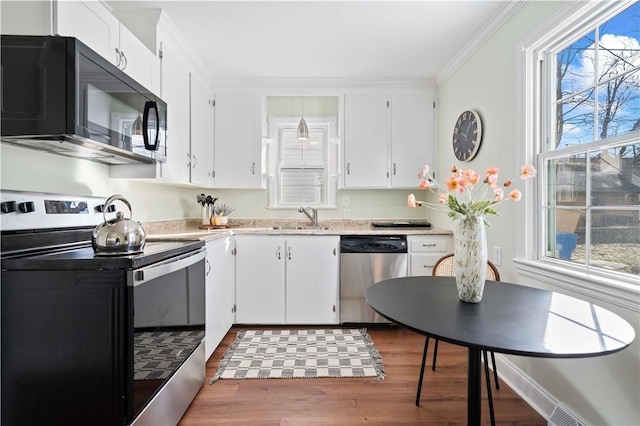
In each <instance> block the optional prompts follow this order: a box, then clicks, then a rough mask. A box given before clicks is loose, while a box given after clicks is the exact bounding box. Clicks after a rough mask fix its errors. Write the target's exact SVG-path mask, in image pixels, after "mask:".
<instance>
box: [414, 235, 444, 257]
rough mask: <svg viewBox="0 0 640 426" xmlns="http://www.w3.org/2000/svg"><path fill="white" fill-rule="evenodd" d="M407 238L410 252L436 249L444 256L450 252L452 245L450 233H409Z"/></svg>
mask: <svg viewBox="0 0 640 426" xmlns="http://www.w3.org/2000/svg"><path fill="white" fill-rule="evenodd" d="M408 240H409V252H410V253H422V252H432V251H438V252H441V253H442V254H441V256H444V255H445V254H447V253H450V252H451V251H452V247H453V244H452V242H451V236H450V235H420V236H416V235H410V236H409V237H408Z"/></svg>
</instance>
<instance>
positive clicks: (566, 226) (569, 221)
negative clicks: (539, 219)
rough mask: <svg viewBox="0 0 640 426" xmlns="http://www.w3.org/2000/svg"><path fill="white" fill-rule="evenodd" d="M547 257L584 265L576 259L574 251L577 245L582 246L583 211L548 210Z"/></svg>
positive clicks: (582, 260)
mask: <svg viewBox="0 0 640 426" xmlns="http://www.w3.org/2000/svg"><path fill="white" fill-rule="evenodd" d="M548 216H549V217H548V219H549V228H550V230H551V233H550V235H549V238H548V241H549V247H548V253H549V257H553V258H556V259H563V260H572V261H574V262H579V263H582V264H584V263H585V261H584V256H583V258H582V259H580V258H579V257H577V258H576V256H575V255H574V250H575V249H576V247H577V246H578V244H583V245H584V229H585V210H582V209H581V210H572V209H549V212H548Z"/></svg>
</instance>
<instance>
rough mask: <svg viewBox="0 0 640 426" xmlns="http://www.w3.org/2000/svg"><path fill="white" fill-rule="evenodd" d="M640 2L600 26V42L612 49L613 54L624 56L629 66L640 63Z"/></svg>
mask: <svg viewBox="0 0 640 426" xmlns="http://www.w3.org/2000/svg"><path fill="white" fill-rule="evenodd" d="M639 22H640V3H634V4H633V5H631V6H630V7H628V8H627V9H626V10H624V11H622V12H620V13H619V14H618V15H616V16H614V17H613V18H611V19H610V20H609V21H608V22H606V23H604V24H603V25H601V26H600V44H601V45H602V46H604V47H605V48H610V49H611V54H612V55H616V56H618V57H619V58H624V60H625V61H626V62H628V65H629V66H638V65H640V55H638V53H639V50H640V39H639V37H640V31H639V29H640V24H639Z"/></svg>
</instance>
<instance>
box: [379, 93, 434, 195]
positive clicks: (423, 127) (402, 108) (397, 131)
mask: <svg viewBox="0 0 640 426" xmlns="http://www.w3.org/2000/svg"><path fill="white" fill-rule="evenodd" d="M433 111H434V108H433V94H431V96H425V95H424V94H417V95H414V94H402V95H393V97H392V99H391V165H390V166H391V187H393V188H414V187H416V186H417V185H418V184H419V181H418V179H417V178H416V176H417V175H418V171H419V170H420V168H421V167H422V166H424V165H425V164H429V165H430V166H431V168H433V167H434V166H435V165H434V164H433V160H434V157H433V155H434V154H433V146H434V129H433Z"/></svg>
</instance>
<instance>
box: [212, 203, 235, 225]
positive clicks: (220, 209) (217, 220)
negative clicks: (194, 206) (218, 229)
mask: <svg viewBox="0 0 640 426" xmlns="http://www.w3.org/2000/svg"><path fill="white" fill-rule="evenodd" d="M234 210H235V208H233V207H230V206H228V205H226V204H214V205H213V215H212V216H211V224H212V225H226V224H227V223H228V221H229V217H228V216H229V215H230V214H231V213H232V212H233V211H234Z"/></svg>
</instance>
